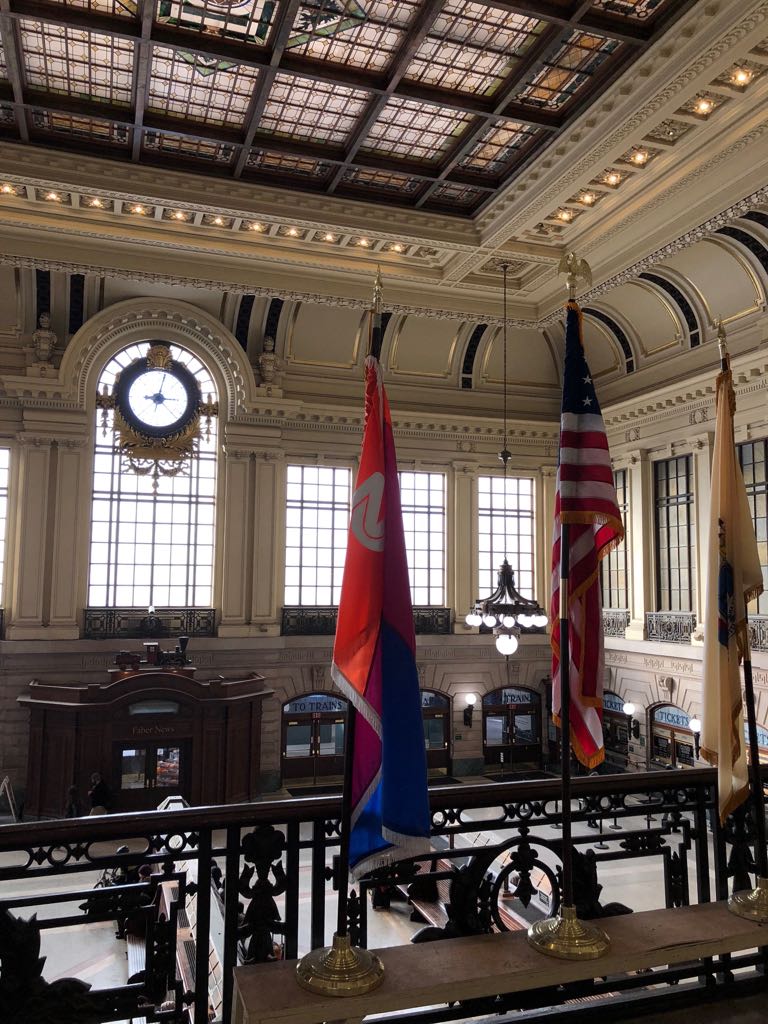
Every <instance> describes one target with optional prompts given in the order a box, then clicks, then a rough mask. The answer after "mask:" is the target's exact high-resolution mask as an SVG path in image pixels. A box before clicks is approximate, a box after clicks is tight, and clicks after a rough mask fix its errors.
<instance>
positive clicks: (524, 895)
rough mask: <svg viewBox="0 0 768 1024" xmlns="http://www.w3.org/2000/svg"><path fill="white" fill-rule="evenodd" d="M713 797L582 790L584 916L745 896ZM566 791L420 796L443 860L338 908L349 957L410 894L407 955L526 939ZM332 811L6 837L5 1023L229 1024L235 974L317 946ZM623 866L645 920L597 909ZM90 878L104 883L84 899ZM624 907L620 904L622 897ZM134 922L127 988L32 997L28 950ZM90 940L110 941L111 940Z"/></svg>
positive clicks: (731, 974)
mask: <svg viewBox="0 0 768 1024" xmlns="http://www.w3.org/2000/svg"><path fill="white" fill-rule="evenodd" d="M764 778H765V779H767V780H768V766H766V768H765V769H764ZM714 783H715V773H714V771H713V770H710V769H696V770H688V771H669V772H664V773H650V774H626V775H615V776H601V777H589V778H577V779H575V780H574V786H573V788H574V820H575V825H576V827H575V838H574V846H575V852H574V868H575V874H576V891H577V893H578V904H577V907H578V911H579V914H580V916H581V917H583V918H587V919H589V918H595V917H603V916H607V915H611V914H616V913H631V912H632V911H633V909H648V903H649V902H653V901H654V900H656V905H657V906H665V907H677V906H681V905H686V904H688V902H689V901H693V902H708V901H710V900H711V899H723V898H725V897H726V896H727V894H728V890H729V888H731V887H732V888H734V889H742V888H746V887H751V885H752V878H751V873H752V872H753V871H754V860H753V850H752V845H751V844H752V843H753V828H752V823H751V820H750V817H749V813H748V812H747V811H745V810H744V809H741V810H740V812H739V813H737V815H735V816H734V817H732V818H730V819H729V820H728V822H727V824H726V827H725V828H724V829H723V828H721V827H720V825H719V821H718V819H717V814H716V813H715V808H714V805H713V793H714ZM559 792H560V783H559V780H557V779H551V780H544V781H538V782H517V783H506V784H504V783H497V784H493V785H483V786H468V785H465V786H461V785H457V786H445V787H439V788H437V789H433V790H432V791H431V794H430V799H431V806H432V820H433V845H434V848H435V851H436V852H434V853H433V854H430V855H429V856H427V857H421V858H415V859H413V860H411V861H408V862H403V863H402V864H400V865H399V866H397V867H396V868H395V869H391V870H388V871H380V872H378V873H376V874H375V876H373V877H370V878H368V879H363V881H362V883H361V884H360V886H359V889H358V891H357V894H353V895H352V896H351V898H350V911H349V915H350V916H349V923H350V929H351V933H352V937H353V940H355V941H357V942H359V943H362V944H365V943H366V941H367V931H368V902H369V901H368V897H369V895H370V897H371V898H372V901H373V904H374V906H377V907H379V908H383V907H385V906H387V905H388V903H389V901H390V900H391V899H393V898H394V897H396V896H397V895H398V894H399V893H400V892H401V891H402V889H404V888H405V887H406V886H410V894H411V899H412V902H413V904H414V906H415V907H420V908H421V909H422V911H425V912H426V914H427V916H429V917H432V916H433V915H431V914H430V913H429V911H428V910H427V909H426V908H427V907H428V906H429V905H433V906H435V907H436V908H437V907H438V906H440V908H441V913H440V914H436V915H434V917H435V918H436V920H435V921H433V923H432V925H431V927H430V928H427V929H425V930H423V931H422V933H421V934H420V935H419V936H417V940H418V941H426V940H429V939H437V938H448V937H450V936H452V935H467V934H476V933H482V932H487V931H491V930H504V929H509V928H514V927H521V926H522V927H524V926H525V921H527V920H533V919H535V918H536V917H537V916H539V917H540V916H544V914H545V913H546V912H547V910H552V911H554V910H556V908H557V907H558V905H559V902H560V892H561V869H562V857H563V849H562V837H561V835H560V832H559V826H560V823H561V814H560V805H559V802H558V797H559ZM339 810H340V801H339V799H338V797H325V796H320V797H315V798H311V799H298V800H292V801H275V802H271V803H262V804H247V805H235V806H227V807H215V808H189V809H183V810H178V811H173V812H153V813H149V814H146V813H145V814H126V815H113V816H105V817H95V818H85V819H75V820H72V819H70V820H62V821H54V822H38V823H29V824H19V825H8V826H3V827H0V965H1V966H0V991H1V992H3V993H4V996H3V1014H4V1016H3V1021H4V1024H42V1022H44V1021H49V1020H56V1021H57V1024H75V1022H77V1024H81V1022H84V1021H85V1022H88V1024H98V1022H106V1021H110V1020H115V1019H126V1018H130V1017H132V1016H141V1017H144V1018H146V1020H147V1021H155V1022H159V1021H167V1022H173V1024H182V1022H183V1021H186V1019H187V1017H186V1016H185V1014H186V1012H187V1011H186V1009H185V1008H186V1007H191V1008H193V1011H194V1019H195V1021H207V1020H208V1019H209V1010H210V1007H211V1006H213V1009H214V1011H215V1013H216V1019H217V1020H219V1021H225V1022H227V1024H228V1022H229V1021H230V1011H231V1007H232V969H233V967H234V966H235V965H236V964H237V963H238V962H241V963H242V962H255V961H264V960H267V959H270V958H273V957H274V956H277V955H280V956H284V957H286V958H296V957H297V956H298V955H300V954H301V953H303V952H304V951H305V950H306V948H307V947H308V946H312V947H316V946H319V945H323V944H325V943H326V942H327V941H328V940H329V937H330V932H331V931H332V930H333V924H334V919H333V904H331V909H330V910H329V911H328V913H327V912H326V911H327V908H326V897H327V896H328V895H329V894H330V892H331V886H332V884H333V883H334V881H335V878H336V864H335V854H336V852H337V850H338V843H339V836H338V815H339ZM589 826H592V827H589ZM626 861H633V862H634V863H635V864H636V865H637V866H638V868H639V867H640V865H645V866H646V867H648V866H651V867H655V868H656V869H657V870H658V872H659V877H660V878H661V879H663V886H661V887H658V888H657V887H654V886H647V887H646V888H645V895H644V897H643V900H644V906H643V907H642V908H640V907H637V908H633V907H631V906H626V905H623V904H618V903H606V902H604V901H603V900H601V890H602V885H601V883H600V881H599V877H598V876H599V874H600V873H603V876H604V880H608V878H609V874H610V866H611V864H612V863H615V862H626ZM140 865H149V866H150V867H151V869H152V873H151V874H148V872H146V871H141V872H140V874H139V878H138V881H133V879H132V875H131V873H132V872H136V871H137V870H138V868H139V866H140ZM710 865H712V867H713V869H714V886H711V883H710ZM300 868H301V870H300ZM99 872H103V873H104V874H105V875H107V876H108V878H109V880H111V882H112V883H114V884H111V885H110V886H109V887H107V888H93V885H94V881H95V880H96V878H97V877H98V873H99ZM622 877H627V873H626V871H624V872H623V873H622ZM54 879H55V881H56V884H55V886H54V885H51V882H52V881H54ZM620 895H621V896H622V898H623V899H629V898H630V897H628V896H627V895H626V893H625V888H624V890H622V891H621V892H620ZM440 896H442V897H443V902H442V903H441V902H440V900H439V899H438V897H440ZM544 898H545V903H546V909H545V907H544V905H543V904H542V899H544ZM304 913H306V915H307V919H306V920H304V919H303V918H302V914H304ZM36 914H39V917H38V918H36V917H35V915H36ZM137 914H138V916H139V918H140V922H141V928H139V929H138V933H139V935H141V936H142V937H141V938H140V939H136V938H135V937H134V938H133V940H132V941H133V944H134V948H135V945H136V943H137V942H138V944H139V946H140V947H141V951H142V953H143V959H144V966H143V967H142V968H141V970H139V971H136V972H135V973H134V974H133V975H132V976H131V977H130V978H129V980H128V983H127V984H125V985H123V986H118V987H115V988H110V989H94V988H91V987H90V986H89V985H88V984H87V983H85V982H82V981H77V980H73V979H60V980H56V981H53V982H48V981H47V980H46V979H45V971H44V964H45V959H44V958H42V959H41V958H40V956H39V952H40V941H41V932H43V931H46V930H49V929H57V930H59V931H58V933H57V934H58V936H59V941H64V942H67V941H68V939H67V933H66V929H67V928H68V927H71V926H73V925H83V924H85V925H86V926H87V925H89V924H94V923H97V922H112V921H116V922H118V926H119V930H122V929H123V927H124V926H125V925H126V922H127V921H131V920H133V921H134V923H135V918H136V915H137ZM441 915H442V920H437V919H438V918H440V916H441ZM61 929H64V930H65V931H63V932H62V931H61ZM103 930H104V931H105V932H108V934H109V937H110V941H117V940H112V939H111V928H110V929H108V930H107V929H103ZM131 930H133V931H134V932H135V931H137V929H135V927H132V928H129V931H131ZM190 936H191V937H190ZM53 941H54V940H53V939H51V942H53ZM49 948H50V947H49ZM105 952H107V951H105ZM211 958H213V959H216V958H218V959H219V960H220V962H221V967H222V970H221V971H220V972H219V975H218V976H220V977H221V992H220V994H219V993H218V990H217V991H214V988H215V985H214V983H213V982H211V981H210V978H209V964H210V960H211ZM737 968H744V969H745V971H742V972H740V973H739V972H737V971H736V969H737ZM747 968H751V969H752V972H751V974H750V971H748V970H746V969H747ZM764 968H765V952H764V951H762V952H761V951H753V952H750V953H746V954H742V955H740V956H738V957H736V956H733V957H728V958H727V963H724V962H723V961H714V962H713V961H706V962H704V961H701V962H695V963H692V964H688V965H684V966H678V967H676V968H669V969H666V970H655V971H654V972H653V973H652V975H651V976H650V977H649V976H647V975H643V974H637V975H634V976H630V977H627V978H623V979H621V980H620V981H616V980H613V981H609V980H606V979H597V980H596V981H595V982H594V983H593V984H590V985H587V986H585V985H584V984H583V983H580V984H579V985H578V986H569V985H565V986H562V987H559V988H557V990H555V989H551V988H550V989H547V990H546V991H543V990H542V991H537V992H533V993H526V994H525V995H521V994H510V995H508V996H500V997H498V999H496V1000H494V1001H493V1002H492V1004H491V1003H490V1002H487V1003H486V1002H476V1001H472V1002H470V1003H463V1004H459V1005H453V1006H444V1007H440V1008H438V1009H435V1010H430V1011H428V1012H426V1013H424V1014H422V1013H420V1014H418V1015H417V1016H418V1019H419V1021H421V1022H423V1024H437V1022H440V1021H448V1020H453V1019H458V1018H467V1017H471V1016H476V1015H480V1014H492V1015H495V1014H498V1013H500V1012H504V1011H507V1010H509V1011H511V1010H519V1009H527V1010H529V1011H535V1010H538V1009H541V1013H542V1014H544V1013H545V1012H547V1011H546V1010H545V1009H544V1008H547V1007H551V1006H553V1005H557V1004H560V1003H563V1002H566V1001H568V1000H572V999H574V998H577V997H584V996H598V997H599V996H600V995H602V994H607V993H611V994H612V999H611V1006H612V1007H614V1009H616V1008H617V1007H618V1006H619V1004H620V1002H621V1000H622V999H624V998H631V999H632V1006H633V1007H639V1006H640V1005H641V1003H642V1001H643V1000H649V1001H652V1000H660V1001H661V1005H666V1004H667V1001H668V1000H669V999H670V998H672V995H671V993H673V992H677V991H678V990H677V989H670V988H669V987H668V986H670V985H677V983H678V982H679V981H681V980H687V981H688V982H689V984H688V985H687V986H684V988H685V992H687V993H688V995H689V996H690V994H691V993H693V994H694V995H695V994H696V993H697V992H698V993H699V997H700V998H702V996H701V986H703V987H705V988H706V989H707V991H710V992H711V990H712V989H714V988H718V989H720V990H722V986H723V985H726V986H727V985H731V984H732V985H736V984H737V983H738V984H739V985H742V984H744V985H748V984H749V983H750V978H751V977H753V976H754V977H758V976H759V971H762V970H764ZM206 979H209V984H206ZM760 983H761V984H763V985H764V978H760ZM209 985H210V987H209ZM697 986H699V987H698V988H697ZM632 989H639V990H641V991H640V992H631V991H630V990H632ZM625 992H629V993H630V994H629V996H627V997H625V996H624V993H625ZM549 1012H551V1011H549ZM388 1019H389V1018H382V1020H384V1021H387V1020H388ZM409 1019H411V1018H409ZM534 1019H538V1018H534ZM392 1024H395V1018H394V1017H393V1018H392Z"/></svg>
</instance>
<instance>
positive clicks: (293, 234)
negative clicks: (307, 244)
mask: <svg viewBox="0 0 768 1024" xmlns="http://www.w3.org/2000/svg"><path fill="white" fill-rule="evenodd" d="M298 233H299V232H298V231H297V229H296V228H288V230H287V231H286V234H287V235H290V236H291V238H295V237H296V236H297V235H298Z"/></svg>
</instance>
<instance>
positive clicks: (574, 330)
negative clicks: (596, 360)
mask: <svg viewBox="0 0 768 1024" xmlns="http://www.w3.org/2000/svg"><path fill="white" fill-rule="evenodd" d="M566 308H567V314H566V329H565V366H564V369H563V404H562V411H561V417H560V458H559V465H558V469H557V492H556V495H555V526H554V533H553V544H552V604H551V609H550V619H551V622H552V683H553V688H552V714H553V717H554V719H555V722H556V723H557V724H559V721H560V706H561V697H560V683H561V680H560V551H561V526H562V525H564V524H566V523H567V524H568V548H569V552H570V573H569V578H568V622H569V632H568V637H569V642H570V674H569V677H568V678H569V683H570V693H571V707H570V711H571V714H570V721H571V749H572V750H573V752H574V754H575V755H576V757H578V759H579V761H581V763H582V764H583V765H585V767H587V768H594V767H596V766H597V765H598V764H600V763H601V761H603V759H604V758H605V750H604V748H603V727H602V721H603V623H602V600H601V594H600V580H599V578H598V571H599V566H600V560H601V559H602V558H604V557H605V555H606V554H607V553H608V552H609V551H610V550H611V548H613V547H615V546H616V545H617V544H620V543H621V541H622V540H623V539H624V527H623V525H622V522H621V513H620V512H619V505H618V502H617V500H616V488H615V486H614V482H613V471H612V469H611V456H610V452H609V451H608V439H607V437H606V436H605V425H604V423H603V417H602V415H601V413H600V405H599V403H598V401H597V395H596V394H595V386H594V384H593V383H592V375H591V373H590V372H589V367H588V366H587V360H586V358H585V356H584V348H583V344H582V340H581V310H580V309H579V307H578V305H577V304H576V303H575V302H569V303H568V305H567V307H566Z"/></svg>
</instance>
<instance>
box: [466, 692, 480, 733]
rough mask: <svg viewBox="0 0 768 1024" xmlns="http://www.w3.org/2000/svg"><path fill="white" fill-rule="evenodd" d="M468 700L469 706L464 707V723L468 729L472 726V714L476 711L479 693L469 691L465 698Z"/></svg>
mask: <svg viewBox="0 0 768 1024" xmlns="http://www.w3.org/2000/svg"><path fill="white" fill-rule="evenodd" d="M464 699H465V700H466V702H467V706H466V707H465V708H464V725H465V726H466V727H467V729H471V728H472V715H473V714H474V712H475V704H477V694H476V693H468V694H467V696H466V697H465V698H464Z"/></svg>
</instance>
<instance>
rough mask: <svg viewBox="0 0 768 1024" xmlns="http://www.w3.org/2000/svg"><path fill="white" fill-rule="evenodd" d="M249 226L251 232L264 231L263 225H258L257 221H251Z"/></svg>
mask: <svg viewBox="0 0 768 1024" xmlns="http://www.w3.org/2000/svg"><path fill="white" fill-rule="evenodd" d="M249 226H250V229H251V231H263V230H264V225H263V224H259V222H258V221H253V223H252V224H250V225H249ZM288 233H289V234H290V232H288Z"/></svg>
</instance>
